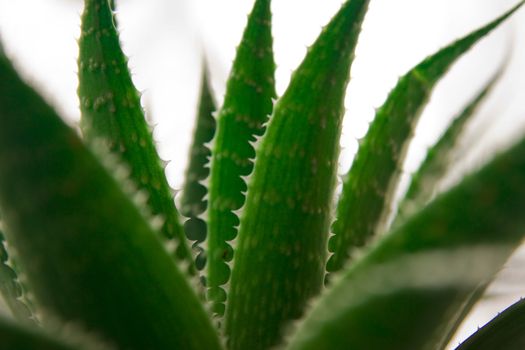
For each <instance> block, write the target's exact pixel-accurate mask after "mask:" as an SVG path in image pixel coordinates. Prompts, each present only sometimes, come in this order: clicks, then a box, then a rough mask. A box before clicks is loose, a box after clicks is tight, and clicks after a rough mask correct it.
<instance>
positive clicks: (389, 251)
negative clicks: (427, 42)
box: [0, 0, 525, 350]
mask: <svg viewBox="0 0 525 350" xmlns="http://www.w3.org/2000/svg"><path fill="white" fill-rule="evenodd" d="M524 3H525V1H520V2H519V3H518V4H517V5H515V6H514V7H513V8H512V9H510V10H509V11H508V12H506V13H505V14H503V15H502V16H500V17H498V18H496V19H495V20H494V21H492V22H490V23H488V24H487V25H485V26H483V27H481V28H479V29H478V30H475V31H473V32H472V33H470V34H468V35H467V36H465V37H463V38H461V39H459V40H457V41H455V42H453V43H451V44H450V45H448V46H446V47H444V48H443V49H441V50H439V51H438V52H436V53H435V54H433V55H431V56H429V57H428V58H426V59H425V60H423V61H422V62H421V63H419V64H418V65H416V66H415V67H414V68H412V69H411V70H409V71H408V72H407V73H406V74H405V75H403V76H402V77H401V78H400V79H399V81H398V82H397V84H396V86H395V87H394V88H393V90H392V91H391V93H390V94H389V96H388V97H387V99H386V101H385V102H384V104H383V105H382V107H380V108H379V109H378V110H377V113H376V117H375V119H374V121H373V122H372V124H371V126H370V128H369V130H368V133H367V135H366V137H364V138H363V140H362V141H361V143H360V147H359V150H358V152H357V155H356V157H355V159H354V161H353V163H352V166H351V168H350V169H349V170H348V172H347V174H346V175H345V176H344V178H343V183H342V190H341V191H340V192H338V191H336V184H337V166H338V157H339V140H340V136H341V125H342V118H343V114H344V113H343V111H344V106H343V101H344V97H345V93H346V87H347V84H348V82H349V76H350V69H351V66H352V62H353V59H354V52H355V48H356V44H357V41H358V38H359V33H360V30H361V25H362V23H363V21H364V19H365V15H366V12H367V9H368V5H369V1H368V0H347V1H346V2H344V3H343V5H342V6H341V8H340V10H339V11H338V12H337V13H336V14H335V15H334V16H333V18H332V19H331V21H330V22H329V23H328V25H326V26H325V27H324V28H323V30H322V32H321V34H320V35H319V37H318V38H317V40H316V41H315V43H314V44H313V45H312V46H311V47H309V49H308V52H307V54H306V56H305V58H304V60H303V61H302V63H301V64H300V65H299V67H298V68H297V70H296V71H295V72H294V74H293V75H292V78H291V81H290V84H289V86H288V88H287V89H286V91H285V92H284V93H283V94H282V96H277V94H276V92H275V78H274V71H275V63H274V57H273V49H272V34H271V23H272V16H271V10H270V5H271V1H270V0H255V1H254V6H253V10H252V12H251V14H250V16H249V18H248V24H247V26H246V29H245V31H244V34H243V37H242V41H241V43H240V45H239V46H238V49H237V54H236V58H235V60H234V63H233V66H232V69H231V73H230V76H229V80H228V83H227V87H226V94H225V97H224V101H223V102H222V103H221V106H220V107H219V108H218V110H217V113H216V114H215V113H214V112H215V110H216V107H215V101H214V98H213V94H212V93H211V92H210V89H209V84H208V77H207V74H206V69H204V74H203V78H202V82H201V95H200V105H199V108H198V114H197V120H196V124H195V132H194V140H193V144H192V147H191V151H190V155H189V156H190V158H189V159H190V160H189V165H188V168H187V171H186V181H185V184H184V187H183V189H182V194H181V197H180V200H179V201H178V202H177V205H176V203H175V200H174V196H173V194H172V191H171V189H170V186H169V184H168V182H167V180H166V176H165V174H164V168H163V163H162V161H161V160H160V158H159V156H158V154H157V150H156V147H155V144H154V141H153V137H152V133H151V130H150V128H149V126H148V124H147V123H146V121H145V118H144V111H143V109H142V106H141V103H140V95H139V93H138V92H137V90H136V88H135V87H134V85H133V82H132V79H131V75H130V72H129V69H128V63H127V58H126V56H125V55H124V53H123V51H122V49H121V47H120V44H119V33H118V30H117V18H116V15H115V12H114V6H115V4H114V2H113V1H108V0H85V1H84V4H85V5H84V12H83V14H82V27H81V36H80V39H79V49H80V51H79V59H78V73H79V88H78V95H79V100H80V109H81V114H82V119H81V124H80V129H81V135H79V133H78V132H77V131H76V130H75V129H73V128H71V127H70V126H68V125H67V124H66V123H64V122H63V121H62V119H61V118H60V117H59V116H58V114H57V112H56V111H55V110H54V109H53V108H51V107H50V106H49V105H48V104H47V103H46V102H45V101H44V100H43V99H42V98H41V97H40V96H39V94H38V93H36V92H35V91H34V90H33V89H32V88H31V87H30V86H29V85H28V84H27V83H25V82H24V81H23V80H22V79H21V78H20V77H19V75H18V74H17V72H16V70H15V69H14V68H13V65H12V64H11V62H10V61H9V60H8V58H7V57H6V55H5V54H4V52H3V51H2V50H1V49H0V77H1V79H0V215H1V216H0V217H1V219H2V226H1V230H2V231H1V237H2V242H3V244H2V245H0V248H1V249H0V257H1V264H0V282H1V283H0V292H1V293H2V295H3V298H4V300H5V302H6V304H7V306H8V307H9V309H10V310H11V314H12V318H1V319H0V339H1V341H2V345H3V346H4V348H6V349H28V350H31V349H92V350H93V349H106V348H108V349H137V350H139V349H140V350H144V349H188V350H193V349H194V350H197V349H202V350H212V349H232V350H235V349H272V348H279V349H288V350H292V349H293V350H306V349H444V348H445V346H446V345H447V344H448V343H449V341H450V339H451V337H452V336H453V334H454V332H455V331H456V329H457V328H458V326H459V324H460V323H461V321H462V320H463V319H464V317H465V316H466V315H467V314H468V312H469V311H470V309H471V307H472V305H474V303H475V302H476V301H477V300H479V298H480V297H481V296H482V295H483V292H484V291H485V289H486V288H487V286H488V285H489V284H490V282H491V281H492V280H493V279H494V277H495V275H496V274H497V272H498V271H499V270H500V269H501V267H502V265H503V264H504V263H505V262H506V261H507V259H508V258H509V256H510V255H511V254H512V252H513V251H514V250H515V249H516V247H518V246H519V244H520V243H521V240H522V238H523V234H524V233H525V216H524V215H523V213H522V210H523V209H524V208H525V187H524V186H523V183H525V139H523V140H521V141H519V142H517V143H516V144H515V145H514V146H513V147H511V148H509V149H508V150H506V151H504V152H501V154H499V155H498V156H496V157H495V158H494V159H493V160H491V161H490V162H488V163H487V164H486V165H484V166H483V167H481V168H480V169H479V170H477V171H475V172H473V173H472V174H470V175H468V176H466V177H465V178H464V179H462V180H461V181H460V182H459V183H458V184H456V185H455V186H452V187H451V188H450V189H449V190H447V191H446V192H443V193H441V194H438V195H436V194H435V193H436V188H437V186H438V184H439V182H440V181H441V180H442V179H443V178H444V177H445V176H446V174H447V172H448V170H449V167H450V163H451V162H450V156H451V154H454V152H455V151H456V149H457V147H456V145H457V142H458V140H459V139H460V137H461V135H462V133H463V130H464V128H465V125H466V124H467V123H468V122H469V120H470V118H471V117H472V116H473V115H474V114H475V111H476V109H477V107H478V106H479V104H480V103H481V102H483V101H484V99H485V97H486V96H487V95H488V94H489V93H490V91H491V90H492V88H493V87H494V85H495V84H496V82H497V81H498V79H499V76H500V75H501V72H502V70H500V71H498V72H497V73H496V74H495V75H494V77H493V78H492V79H490V80H489V81H488V82H487V83H486V85H485V86H484V87H481V89H480V92H479V93H478V94H477V95H476V96H474V98H473V99H472V100H471V101H470V102H468V103H467V105H466V107H465V109H464V110H463V111H460V113H458V117H457V118H456V119H454V121H453V122H452V123H451V125H450V127H449V128H448V129H447V131H446V132H445V133H444V134H443V136H442V137H441V138H440V139H439V141H438V142H437V143H436V145H435V146H434V147H432V148H431V149H430V150H429V152H428V155H427V158H426V159H425V161H424V162H423V163H422V165H421V167H420V169H419V170H418V171H417V172H416V174H415V175H414V177H413V179H412V183H411V185H410V187H409V190H408V192H407V193H406V195H405V197H404V199H402V201H401V202H400V204H399V210H396V211H393V210H392V208H393V207H394V196H393V193H394V192H395V191H396V189H397V188H398V186H399V175H400V170H399V169H400V168H401V166H402V165H403V162H404V160H405V154H406V150H407V148H408V146H409V144H410V142H411V138H412V134H413V133H414V129H415V127H416V125H417V122H418V119H419V116H420V115H421V112H422V111H423V109H424V108H425V106H426V103H427V101H428V100H429V98H430V96H431V94H432V92H433V89H434V87H435V86H436V84H437V83H438V81H439V80H440V79H441V78H442V77H443V76H444V75H445V74H446V73H447V71H448V70H449V69H450V67H451V66H452V65H453V64H454V63H455V62H456V61H457V60H458V59H459V58H460V57H461V56H462V55H463V54H465V53H466V52H467V51H468V50H469V49H470V48H471V47H472V46H474V45H475V44H476V43H477V42H478V41H480V40H481V39H482V38H484V37H486V36H487V35H489V34H490V33H491V32H492V31H493V30H494V29H495V28H497V27H498V26H499V25H500V24H501V23H503V22H504V21H506V20H507V19H508V18H509V17H510V16H512V15H513V14H514V13H515V12H516V11H518V10H519V9H520V7H521V6H522V5H523V4H524ZM502 69H503V68H502ZM179 213H180V214H179ZM183 217H184V219H183ZM357 253H359V254H357ZM522 309H523V302H521V301H520V302H518V303H517V304H515V305H513V306H512V307H510V308H509V309H508V310H506V311H504V312H503V313H502V314H501V315H500V316H498V317H497V318H496V319H494V320H493V321H491V322H489V323H488V324H487V325H485V326H484V327H483V328H482V329H480V330H479V331H478V332H476V333H475V334H474V335H473V336H472V337H471V338H469V339H468V340H467V341H465V342H464V343H463V344H462V345H460V346H459V348H458V349H461V350H469V349H498V348H505V349H521V348H522V344H523V343H524V342H525V340H524V339H525V337H524V335H523V334H525V333H524V329H525V322H524V321H523V318H524V317H523V315H524V313H523V310H522Z"/></svg>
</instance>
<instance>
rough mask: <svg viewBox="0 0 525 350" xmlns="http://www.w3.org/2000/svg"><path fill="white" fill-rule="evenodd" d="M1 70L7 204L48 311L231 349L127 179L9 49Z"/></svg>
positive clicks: (118, 336)
mask: <svg viewBox="0 0 525 350" xmlns="http://www.w3.org/2000/svg"><path fill="white" fill-rule="evenodd" d="M0 77H1V79H0V212H1V213H2V218H3V220H4V224H5V233H6V234H7V240H8V242H9V244H10V246H12V247H13V248H14V249H16V253H17V254H16V255H17V259H18V260H17V261H18V263H19V264H20V267H21V269H22V270H23V271H24V273H25V275H26V278H27V281H28V286H29V287H30V289H31V292H32V293H33V294H34V296H35V300H36V302H37V307H39V309H40V310H45V311H46V313H45V314H44V315H43V316H44V317H45V316H46V314H48V313H51V314H53V315H56V316H58V317H59V318H60V319H62V320H64V321H66V322H69V321H71V322H78V323H80V324H82V325H83V326H84V327H86V328H87V329H88V330H94V331H96V332H100V333H101V334H102V335H103V336H104V337H106V338H108V339H109V340H110V341H112V342H115V343H116V344H117V345H118V347H119V348H122V349H137V350H138V349H140V350H143V349H199V350H204V349H206V350H208V349H221V346H220V342H219V338H218V335H217V333H216V330H215V329H214V328H213V325H212V324H211V321H210V319H209V317H208V315H207V313H206V311H205V310H204V308H203V305H202V304H201V302H200V300H199V298H198V296H197V295H196V293H195V291H194V290H193V288H192V286H191V285H190V283H189V282H188V280H187V279H186V275H185V273H183V272H182V271H181V270H180V269H179V268H178V267H177V265H176V264H175V261H174V259H173V258H172V257H171V256H170V255H169V253H168V251H167V248H168V247H165V246H164V245H163V243H162V241H161V238H160V237H159V236H158V234H156V232H155V231H154V230H153V229H152V227H151V226H150V224H149V223H148V222H147V220H146V219H145V218H144V217H143V216H142V215H141V212H140V210H139V208H138V207H137V206H136V205H135V204H134V203H133V202H131V200H130V199H129V198H130V197H129V196H130V195H129V194H128V193H125V192H124V190H123V188H124V187H121V186H120V184H119V183H117V181H116V178H114V177H112V176H110V175H109V173H108V172H107V170H106V168H104V167H103V166H102V165H101V164H100V163H99V161H98V160H97V158H96V157H95V156H94V155H93V154H92V153H91V152H89V151H88V150H87V149H86V147H85V146H84V145H83V143H82V142H81V140H80V139H79V138H78V136H77V134H76V133H75V131H74V130H72V129H71V128H69V127H67V126H66V125H65V124H64V123H63V122H62V121H61V120H60V118H59V117H58V116H57V115H56V113H55V111H53V110H52V109H51V108H50V107H49V106H48V105H47V104H46V103H45V102H44V101H43V100H42V99H41V98H40V97H39V96H38V95H37V94H36V93H35V92H34V91H33V90H32V89H31V88H29V87H28V86H27V85H26V84H24V83H23V82H22V81H21V80H20V79H19V77H18V76H17V74H16V72H15V71H14V70H13V68H12V66H11V65H10V63H9V62H8V61H7V59H6V58H5V57H4V56H0ZM113 158H114V157H110V156H109V154H108V155H107V156H106V157H105V158H104V161H105V162H112V159H113ZM107 166H109V165H107ZM112 168H116V166H114V165H113V166H112ZM115 176H119V177H125V176H126V175H125V174H120V173H119V172H117V173H115ZM123 181H124V180H123Z"/></svg>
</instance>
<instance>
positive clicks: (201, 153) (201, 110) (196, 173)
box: [180, 65, 216, 270]
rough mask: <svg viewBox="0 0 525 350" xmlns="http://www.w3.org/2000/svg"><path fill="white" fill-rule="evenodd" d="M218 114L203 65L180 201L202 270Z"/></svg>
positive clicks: (187, 233)
mask: <svg viewBox="0 0 525 350" xmlns="http://www.w3.org/2000/svg"><path fill="white" fill-rule="evenodd" d="M214 111H215V102H214V101H213V97H212V94H211V91H210V86H209V82H208V72H207V69H206V66H205V65H203V74H202V81H201V95H200V100H199V107H198V112H197V120H196V123H195V129H194V132H193V142H192V144H191V147H190V155H189V165H188V168H187V169H186V177H185V182H184V186H183V187H182V198H181V201H180V212H181V214H182V215H184V216H185V217H187V218H188V220H187V221H186V222H185V223H184V230H185V232H186V237H187V238H188V239H189V240H190V241H194V242H195V243H194V244H193V249H195V250H197V252H198V255H197V257H196V260H195V265H196V267H197V269H199V270H202V269H203V268H204V264H205V262H206V256H205V253H204V251H203V249H202V247H201V246H200V244H201V243H202V242H204V240H205V239H206V222H204V220H203V219H202V218H201V217H200V216H201V215H202V213H204V211H205V210H206V207H207V204H208V202H207V201H206V199H205V196H206V194H207V193H208V189H207V188H206V186H205V185H204V183H203V181H204V180H206V179H207V178H208V175H209V172H210V169H209V167H208V165H209V161H210V156H211V150H210V149H209V148H208V146H207V143H208V142H210V141H211V140H212V139H213V135H214V134H215V126H216V123H215V119H214V118H213V116H212V113H213V112H214Z"/></svg>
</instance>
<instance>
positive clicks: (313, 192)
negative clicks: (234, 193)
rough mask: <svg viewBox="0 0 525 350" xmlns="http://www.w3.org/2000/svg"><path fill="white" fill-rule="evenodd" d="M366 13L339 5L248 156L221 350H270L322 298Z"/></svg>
mask: <svg viewBox="0 0 525 350" xmlns="http://www.w3.org/2000/svg"><path fill="white" fill-rule="evenodd" d="M367 7H368V1H362V0H351V1H348V2H346V3H345V4H344V5H343V6H342V7H341V9H340V11H339V12H338V13H337V14H336V15H335V17H334V18H333V19H332V20H331V22H330V23H329V24H328V26H327V27H325V29H324V30H323V32H322V33H321V35H320V36H319V38H318V39H317V41H316V42H315V43H314V45H313V46H312V47H311V48H310V49H309V52H308V54H307V55H306V57H305V59H304V61H303V63H302V64H301V65H300V67H299V68H298V69H297V71H296V72H295V73H294V75H293V77H292V80H291V83H290V86H289V87H288V89H287V91H286V92H285V94H284V95H283V96H282V98H281V99H280V100H279V101H278V103H277V104H276V106H275V112H274V114H273V116H272V118H271V120H270V123H269V125H268V130H267V132H266V134H265V136H264V138H263V139H262V143H261V145H260V148H259V149H258V150H257V157H256V163H255V170H254V174H253V178H252V179H251V180H250V181H251V183H250V185H249V190H248V197H247V201H246V207H245V211H244V213H243V216H242V221H241V225H240V232H239V239H238V246H237V249H236V252H235V265H234V270H233V276H232V280H231V294H230V298H229V303H228V307H227V311H226V322H227V323H226V335H227V336H228V338H229V346H230V348H231V349H266V348H268V347H270V346H273V345H276V344H278V343H279V341H280V339H281V334H280V331H281V329H282V327H283V326H284V325H285V324H286V323H287V322H288V321H290V320H292V319H295V318H298V317H300V316H301V314H302V313H303V309H304V307H305V304H306V301H307V300H308V299H309V298H311V297H312V296H314V295H316V294H318V293H319V291H320V290H321V288H322V284H323V276H324V272H325V261H326V254H327V250H326V240H327V237H328V230H329V225H330V214H331V203H332V195H333V190H334V186H335V180H336V170H337V157H338V153H339V136H340V132H341V119H342V116H343V111H344V108H343V99H344V95H345V90H346V86H347V82H348V80H349V72H350V66H351V63H352V61H353V58H354V49H355V46H356V43H357V37H358V34H359V31H360V29H361V23H362V21H363V18H364V16H365V13H366V10H367Z"/></svg>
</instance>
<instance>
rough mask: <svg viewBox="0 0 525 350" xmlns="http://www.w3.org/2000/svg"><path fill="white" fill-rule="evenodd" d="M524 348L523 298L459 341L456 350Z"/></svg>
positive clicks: (518, 349) (524, 303) (524, 305)
mask: <svg viewBox="0 0 525 350" xmlns="http://www.w3.org/2000/svg"><path fill="white" fill-rule="evenodd" d="M524 348H525V300H523V299H522V300H520V301H518V302H516V303H514V304H513V305H511V306H509V307H508V308H507V309H506V310H505V311H503V312H502V313H500V314H499V315H498V316H496V317H495V318H494V319H492V321H490V322H489V323H487V324H486V325H484V326H483V327H481V328H480V329H479V330H478V331H477V332H476V333H474V334H473V335H471V336H470V337H469V338H468V339H467V340H465V341H464V342H463V343H461V345H460V346H458V347H457V348H456V350H493V349H505V350H520V349H524Z"/></svg>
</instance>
